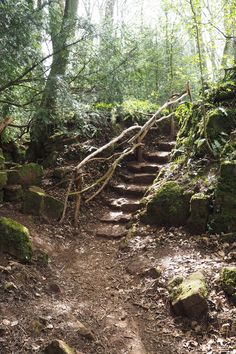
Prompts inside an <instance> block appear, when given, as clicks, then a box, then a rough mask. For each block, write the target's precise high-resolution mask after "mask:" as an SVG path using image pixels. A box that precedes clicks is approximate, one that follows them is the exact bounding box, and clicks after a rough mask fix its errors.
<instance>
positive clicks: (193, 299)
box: [169, 272, 208, 318]
mask: <svg viewBox="0 0 236 354" xmlns="http://www.w3.org/2000/svg"><path fill="white" fill-rule="evenodd" d="M169 291H170V301H171V306H172V308H173V311H174V312H175V314H176V315H178V316H187V317H190V318H200V317H202V316H205V315H206V314H207V312H208V304H207V295H208V290H207V286H206V282H205V279H204V276H203V274H202V273H200V272H196V273H193V274H191V275H189V276H188V277H187V278H186V279H185V280H183V281H181V282H179V281H178V282H176V281H175V279H172V281H171V282H170V283H169Z"/></svg>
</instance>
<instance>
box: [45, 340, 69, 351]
mask: <svg viewBox="0 0 236 354" xmlns="http://www.w3.org/2000/svg"><path fill="white" fill-rule="evenodd" d="M44 354H76V351H75V350H74V349H72V348H71V347H69V345H68V344H66V343H65V342H64V341H62V340H54V341H53V342H51V343H50V344H49V345H48V346H47V347H46V348H45V349H44Z"/></svg>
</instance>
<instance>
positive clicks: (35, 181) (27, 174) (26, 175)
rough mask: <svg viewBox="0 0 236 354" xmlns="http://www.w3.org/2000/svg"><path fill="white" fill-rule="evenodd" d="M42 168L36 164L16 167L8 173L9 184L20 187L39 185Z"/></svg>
mask: <svg viewBox="0 0 236 354" xmlns="http://www.w3.org/2000/svg"><path fill="white" fill-rule="evenodd" d="M42 178H43V168H42V166H41V165H39V164H37V163H29V164H26V165H23V166H20V167H17V168H15V169H13V170H11V171H9V172H8V183H9V184H20V185H22V186H30V185H36V186H38V185H41V183H42Z"/></svg>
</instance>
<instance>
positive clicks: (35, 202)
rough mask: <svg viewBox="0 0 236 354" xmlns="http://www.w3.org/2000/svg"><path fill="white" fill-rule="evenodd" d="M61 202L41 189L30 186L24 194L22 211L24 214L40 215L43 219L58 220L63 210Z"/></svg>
mask: <svg viewBox="0 0 236 354" xmlns="http://www.w3.org/2000/svg"><path fill="white" fill-rule="evenodd" d="M63 207H64V205H63V203H62V202H61V201H60V200H58V199H56V198H54V197H51V196H49V195H47V194H46V193H45V192H44V190H43V189H41V188H39V187H37V186H32V187H30V188H29V189H28V190H27V191H26V192H25V195H24V200H23V212H24V213H26V214H31V215H36V216H42V217H43V218H45V219H53V220H58V219H59V218H60V217H61V214H62V211H63Z"/></svg>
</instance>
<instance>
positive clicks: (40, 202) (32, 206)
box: [23, 186, 45, 216]
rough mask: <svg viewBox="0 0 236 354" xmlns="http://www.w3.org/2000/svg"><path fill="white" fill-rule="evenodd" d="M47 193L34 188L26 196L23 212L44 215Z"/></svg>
mask: <svg viewBox="0 0 236 354" xmlns="http://www.w3.org/2000/svg"><path fill="white" fill-rule="evenodd" d="M44 196H45V192H44V190H43V189H41V188H39V187H37V186H32V187H30V188H29V189H28V190H27V191H26V192H25V194H24V200H23V212H24V213H26V214H31V215H37V216H39V215H42V212H43V207H44Z"/></svg>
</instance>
